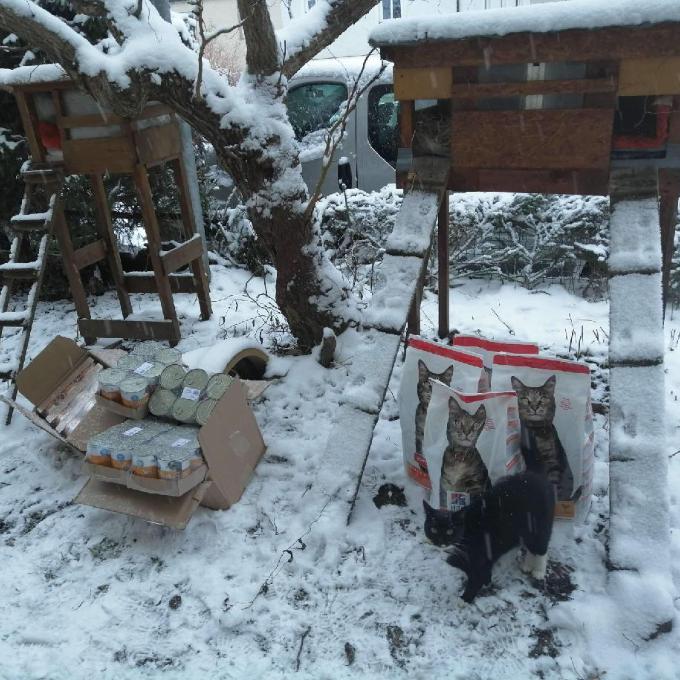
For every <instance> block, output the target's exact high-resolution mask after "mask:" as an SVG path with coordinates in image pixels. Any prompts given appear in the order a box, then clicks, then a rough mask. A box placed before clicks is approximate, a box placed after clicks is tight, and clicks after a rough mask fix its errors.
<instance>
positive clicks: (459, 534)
mask: <svg viewBox="0 0 680 680" xmlns="http://www.w3.org/2000/svg"><path fill="white" fill-rule="evenodd" d="M423 505H424V507H425V536H426V537H427V538H429V539H430V540H431V541H432V542H433V543H434V544H435V545H439V546H453V551H452V552H451V553H450V554H449V556H448V558H447V560H446V561H447V562H448V563H449V564H450V565H451V566H452V567H456V568H458V569H461V570H462V571H464V572H465V574H466V576H467V584H466V586H465V591H464V592H463V595H462V598H463V600H464V601H465V602H468V603H470V602H472V601H473V600H474V599H475V597H476V596H477V593H478V592H479V590H480V589H481V588H482V586H484V585H486V584H488V583H490V582H491V570H492V568H493V565H494V563H495V562H496V560H498V558H499V557H501V555H504V554H505V553H506V552H508V551H509V550H511V549H512V548H515V547H518V546H519V545H520V544H521V545H523V546H524V547H525V549H526V551H527V552H526V555H525V559H524V563H523V565H522V570H523V571H526V572H531V575H532V576H533V577H534V578H537V579H543V578H545V569H546V565H547V551H548V543H549V542H550V536H551V534H552V526H553V513H554V509H555V492H554V489H553V486H552V484H551V483H550V481H549V480H548V479H547V477H546V476H545V475H543V474H539V473H535V472H523V473H521V474H518V475H514V476H512V477H504V478H503V479H500V480H499V481H498V482H497V483H496V484H495V486H493V487H492V488H491V489H490V490H489V491H487V492H485V493H484V494H483V495H482V496H480V497H478V498H476V499H475V500H474V501H473V502H472V503H471V504H470V505H468V506H467V507H465V508H463V509H462V510H458V511H456V512H451V511H449V510H436V509H434V508H432V507H431V506H430V505H429V504H428V503H427V502H426V501H423Z"/></svg>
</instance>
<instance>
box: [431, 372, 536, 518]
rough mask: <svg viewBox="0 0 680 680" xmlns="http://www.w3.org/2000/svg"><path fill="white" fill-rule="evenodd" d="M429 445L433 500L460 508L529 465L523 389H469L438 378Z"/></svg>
mask: <svg viewBox="0 0 680 680" xmlns="http://www.w3.org/2000/svg"><path fill="white" fill-rule="evenodd" d="M423 451H424V455H425V459H426V460H427V467H428V470H429V471H430V480H431V482H432V491H431V495H430V505H432V507H438V508H445V509H447V510H453V511H456V510H460V509H462V508H464V507H465V506H466V505H469V504H470V502H471V500H472V499H473V498H474V497H475V496H478V495H480V494H483V493H484V492H485V491H488V490H489V488H490V487H491V486H492V485H493V484H495V483H496V481H497V480H498V479H500V478H501V477H505V476H507V475H509V474H514V473H515V472H520V471H521V470H522V469H523V467H524V466H523V463H522V454H521V452H520V425H519V420H518V417H517V395H516V394H515V393H514V392H512V391H506V392H483V393H479V394H463V393H461V392H457V391H456V390H452V389H451V388H449V387H446V386H445V385H442V384H441V383H439V382H436V381H433V385H432V399H431V401H430V408H429V409H428V412H427V423H426V425H425V440H424V443H423Z"/></svg>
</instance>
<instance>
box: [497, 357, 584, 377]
mask: <svg viewBox="0 0 680 680" xmlns="http://www.w3.org/2000/svg"><path fill="white" fill-rule="evenodd" d="M493 363H494V366H495V365H496V364H498V365H501V366H526V367H527V368H542V369H544V370H546V371H562V372H564V373H590V367H589V366H588V364H579V363H576V362H575V361H567V360H564V359H544V358H543V357H534V356H529V355H527V354H497V355H496V356H495V357H494V358H493Z"/></svg>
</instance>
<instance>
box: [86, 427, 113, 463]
mask: <svg viewBox="0 0 680 680" xmlns="http://www.w3.org/2000/svg"><path fill="white" fill-rule="evenodd" d="M85 460H87V462H88V463H92V464H93V465H106V466H110V465H111V445H110V443H109V442H108V439H107V438H106V437H105V436H102V434H99V435H95V436H94V437H90V439H89V440H88V442H87V449H86V451H85Z"/></svg>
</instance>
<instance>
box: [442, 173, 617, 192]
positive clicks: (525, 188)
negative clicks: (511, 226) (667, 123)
mask: <svg viewBox="0 0 680 680" xmlns="http://www.w3.org/2000/svg"><path fill="white" fill-rule="evenodd" d="M449 190H450V191H459V192H460V191H509V192H512V193H529V194H530V193H539V194H540V193H543V194H579V195H586V196H588V195H590V196H606V195H607V194H608V193H609V172H608V171H607V170H508V169H506V168H493V169H486V170H480V169H478V168H459V167H454V168H453V169H452V171H451V176H450V179H449Z"/></svg>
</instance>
